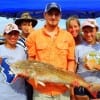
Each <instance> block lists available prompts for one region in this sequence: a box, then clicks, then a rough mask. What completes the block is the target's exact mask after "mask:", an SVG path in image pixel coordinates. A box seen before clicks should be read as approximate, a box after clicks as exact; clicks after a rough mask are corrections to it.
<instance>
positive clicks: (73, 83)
mask: <svg viewBox="0 0 100 100" xmlns="http://www.w3.org/2000/svg"><path fill="white" fill-rule="evenodd" d="M71 85H72V86H73V87H79V86H80V84H79V82H78V81H77V80H74V81H73V82H72V84H71Z"/></svg>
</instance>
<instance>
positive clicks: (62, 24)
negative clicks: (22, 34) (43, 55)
mask: <svg viewBox="0 0 100 100" xmlns="http://www.w3.org/2000/svg"><path fill="white" fill-rule="evenodd" d="M79 20H80V22H81V23H82V22H83V21H84V20H85V19H79ZM96 21H97V23H98V25H99V26H100V18H96ZM11 22H14V20H13V19H12V18H6V17H0V35H2V33H3V31H4V27H5V25H7V24H8V23H11ZM44 23H45V21H44V20H43V19H41V20H38V24H37V25H36V27H35V29H37V28H41V27H42V26H43V25H44ZM65 23H66V20H64V19H61V20H60V22H59V26H60V27H61V28H63V29H66V25H65Z"/></svg>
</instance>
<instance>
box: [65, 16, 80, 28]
mask: <svg viewBox="0 0 100 100" xmlns="http://www.w3.org/2000/svg"><path fill="white" fill-rule="evenodd" d="M72 20H76V22H77V24H78V25H79V26H80V21H79V19H78V17H77V16H71V17H69V18H68V19H67V20H66V29H67V30H68V28H69V26H70V22H71V21H72Z"/></svg>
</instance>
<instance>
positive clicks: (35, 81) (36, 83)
mask: <svg viewBox="0 0 100 100" xmlns="http://www.w3.org/2000/svg"><path fill="white" fill-rule="evenodd" d="M34 84H35V86H36V87H37V86H38V81H37V80H36V79H34Z"/></svg>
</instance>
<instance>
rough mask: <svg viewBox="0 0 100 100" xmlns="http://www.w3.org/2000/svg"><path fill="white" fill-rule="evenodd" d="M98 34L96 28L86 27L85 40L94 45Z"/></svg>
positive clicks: (84, 30) (84, 29)
mask: <svg viewBox="0 0 100 100" xmlns="http://www.w3.org/2000/svg"><path fill="white" fill-rule="evenodd" d="M96 32H97V29H96V28H92V27H88V26H87V27H84V28H83V34H84V39H85V40H86V41H87V42H88V43H90V44H92V43H94V42H95V41H96Z"/></svg>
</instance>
